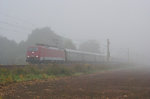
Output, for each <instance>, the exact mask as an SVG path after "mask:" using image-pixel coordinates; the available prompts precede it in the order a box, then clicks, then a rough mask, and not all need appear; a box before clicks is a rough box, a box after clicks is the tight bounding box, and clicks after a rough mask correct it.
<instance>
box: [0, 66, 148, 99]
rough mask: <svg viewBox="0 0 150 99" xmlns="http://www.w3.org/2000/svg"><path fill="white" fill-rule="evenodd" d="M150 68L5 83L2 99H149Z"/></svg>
mask: <svg viewBox="0 0 150 99" xmlns="http://www.w3.org/2000/svg"><path fill="white" fill-rule="evenodd" d="M149 76H150V67H143V68H140V67H137V68H136V67H133V68H122V69H111V70H108V69H105V70H104V71H99V72H93V73H86V74H82V75H81V74H79V75H71V76H58V77H54V78H47V79H38V80H32V81H25V82H18V83H12V84H8V85H4V86H1V89H0V96H1V98H2V99H149V98H150V94H149V93H150V77H149Z"/></svg>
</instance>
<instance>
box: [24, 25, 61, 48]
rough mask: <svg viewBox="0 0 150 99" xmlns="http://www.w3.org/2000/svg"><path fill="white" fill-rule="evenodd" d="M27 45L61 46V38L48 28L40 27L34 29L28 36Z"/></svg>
mask: <svg viewBox="0 0 150 99" xmlns="http://www.w3.org/2000/svg"><path fill="white" fill-rule="evenodd" d="M26 43H27V46H31V45H35V44H37V43H39V44H47V45H50V46H55V47H58V48H63V39H62V37H61V36H59V35H57V34H56V33H55V32H53V31H52V30H51V29H50V28H48V27H45V28H41V29H35V30H33V31H32V33H31V34H30V35H29V36H28V40H27V42H26Z"/></svg>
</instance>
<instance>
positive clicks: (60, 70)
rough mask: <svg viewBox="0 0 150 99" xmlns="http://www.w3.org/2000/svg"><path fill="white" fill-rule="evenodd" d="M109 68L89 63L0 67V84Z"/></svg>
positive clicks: (108, 67) (79, 73) (73, 74)
mask: <svg viewBox="0 0 150 99" xmlns="http://www.w3.org/2000/svg"><path fill="white" fill-rule="evenodd" d="M108 69H111V67H110V66H106V65H104V64H103V65H89V64H76V65H75V64H74V65H69V64H68V65H66V64H63V65H60V64H49V65H40V66H38V65H32V66H31V65H27V66H25V67H16V68H0V84H9V83H12V82H20V81H28V80H35V79H47V78H53V77H58V76H75V75H81V74H87V73H93V72H96V71H104V70H108Z"/></svg>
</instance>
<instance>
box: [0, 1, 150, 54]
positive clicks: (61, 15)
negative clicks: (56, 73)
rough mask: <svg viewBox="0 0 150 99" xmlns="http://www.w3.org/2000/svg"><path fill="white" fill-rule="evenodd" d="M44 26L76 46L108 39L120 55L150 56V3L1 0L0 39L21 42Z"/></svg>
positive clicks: (112, 47)
mask: <svg viewBox="0 0 150 99" xmlns="http://www.w3.org/2000/svg"><path fill="white" fill-rule="evenodd" d="M45 26H49V27H51V29H52V30H53V31H55V32H56V33H57V34H59V35H62V36H65V37H69V38H71V39H73V41H74V42H77V43H78V42H83V41H85V40H88V39H96V40H99V41H100V42H102V43H101V44H104V45H105V43H104V42H105V41H106V39H107V38H109V39H110V40H111V49H112V50H114V49H115V50H116V51H118V53H121V51H123V52H124V53H126V51H127V50H126V49H127V48H130V49H131V50H132V51H133V52H134V53H141V54H143V55H150V45H149V43H150V0H0V35H3V36H7V37H8V38H9V39H14V40H16V41H17V42H20V41H21V40H26V38H27V35H28V34H30V33H31V30H32V29H34V28H36V27H38V28H40V27H45Z"/></svg>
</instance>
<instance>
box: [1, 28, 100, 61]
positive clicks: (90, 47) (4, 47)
mask: <svg viewBox="0 0 150 99" xmlns="http://www.w3.org/2000/svg"><path fill="white" fill-rule="evenodd" d="M35 44H47V45H50V46H52V47H58V48H61V49H65V48H67V49H73V50H81V51H87V52H95V53H100V45H99V43H98V42H97V41H96V40H88V41H86V42H83V43H81V44H80V45H79V47H78V48H77V46H76V45H75V44H74V43H73V41H72V40H71V39H69V38H65V37H62V36H59V35H57V34H56V33H55V32H54V31H52V30H51V29H50V28H48V27H45V28H41V29H35V30H33V31H32V33H31V34H30V35H29V36H28V38H27V40H26V41H21V42H20V43H16V42H15V41H13V40H9V39H7V38H6V37H2V36H0V64H26V62H25V59H26V50H27V48H28V47H29V46H33V45H35Z"/></svg>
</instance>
